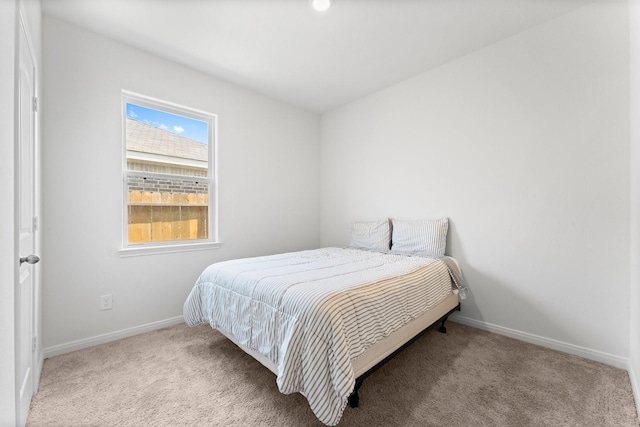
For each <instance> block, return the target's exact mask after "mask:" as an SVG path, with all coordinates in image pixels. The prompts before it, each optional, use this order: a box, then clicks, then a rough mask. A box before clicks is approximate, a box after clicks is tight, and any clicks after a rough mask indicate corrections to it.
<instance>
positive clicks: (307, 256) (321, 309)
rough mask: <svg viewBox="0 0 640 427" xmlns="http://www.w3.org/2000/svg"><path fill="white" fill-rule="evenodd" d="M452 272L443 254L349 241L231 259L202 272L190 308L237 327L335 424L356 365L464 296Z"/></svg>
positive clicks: (236, 332)
mask: <svg viewBox="0 0 640 427" xmlns="http://www.w3.org/2000/svg"><path fill="white" fill-rule="evenodd" d="M451 274H452V273H451V271H450V269H449V268H448V267H447V265H446V263H444V262H443V261H442V260H440V259H436V258H430V257H421V256H405V255H400V254H390V253H378V252H371V251H363V250H357V249H349V248H322V249H317V250H312V251H300V252H294V253H287V254H279V255H272V256H266V257H257V258H247V259H241V260H232V261H225V262H221V263H216V264H213V265H211V266H209V267H208V268H207V269H205V271H204V272H203V273H202V274H201V275H200V277H199V278H198V280H197V282H196V285H195V286H194V288H193V290H192V291H191V293H190V295H189V297H188V298H187V301H186V302H185V305H184V315H185V320H186V322H187V323H188V324H190V325H196V324H199V323H204V322H206V323H209V324H210V325H211V326H212V327H214V328H216V329H218V330H220V331H221V332H222V333H224V334H225V335H227V336H228V337H230V338H231V339H232V340H233V341H234V342H235V343H236V344H238V345H240V346H241V347H242V348H243V349H245V350H246V351H247V352H249V353H250V354H252V355H253V356H254V357H256V358H257V359H258V360H260V361H261V362H262V363H263V364H265V366H267V367H268V368H269V369H271V370H272V371H273V372H275V373H276V375H277V380H276V382H277V384H278V388H279V389H280V391H281V392H282V393H293V392H300V393H301V394H303V395H304V396H305V397H306V398H307V400H308V401H309V405H310V407H311V409H312V410H313V412H314V414H315V415H316V416H317V417H318V419H319V420H320V421H322V422H323V423H325V424H327V425H335V424H337V423H338V421H339V420H340V417H341V415H342V412H343V410H344V407H345V406H346V403H347V399H348V397H349V395H350V394H351V392H352V391H353V389H354V385H355V378H356V377H357V375H358V373H359V371H361V370H363V369H364V370H366V369H368V368H367V366H369V365H371V364H372V363H373V364H375V363H377V361H376V359H378V357H379V355H380V354H382V353H384V352H386V351H388V348H392V347H393V346H394V345H392V344H393V343H394V342H395V341H398V342H400V341H402V340H403V339H404V338H406V337H407V336H408V335H409V334H410V333H411V327H409V326H407V325H411V324H413V325H414V326H415V325H418V324H419V323H420V322H415V321H416V319H420V318H422V320H423V321H424V319H427V320H428V319H429V316H436V315H437V313H438V311H433V312H431V313H430V314H427V313H428V312H430V311H431V310H432V309H434V308H435V307H438V310H445V307H449V308H448V309H446V310H445V311H444V313H446V312H448V311H449V310H450V308H451V306H453V307H455V305H457V295H456V293H455V292H454V291H455V285H454V284H453V283H454V282H453V281H452V275H451ZM445 300H446V301H447V303H444V304H442V303H443V301H445ZM441 315H442V314H441ZM441 315H439V316H437V317H435V319H434V320H437V319H438V318H439V317H440V316H441ZM423 316H425V317H424V318H423ZM414 335H415V334H414ZM392 337H393V338H392ZM387 340H388V341H387ZM394 340H395V341H394ZM385 341H386V344H383V343H384V342H385ZM390 343H391V344H390ZM386 347H388V348H386ZM396 348H397V347H396ZM369 349H377V350H375V351H371V352H369V351H368V350H369ZM392 351H393V350H391V351H389V352H392ZM372 355H373V356H372ZM371 366H372V365H371ZM365 368H366V369H365ZM363 372H364V371H363Z"/></svg>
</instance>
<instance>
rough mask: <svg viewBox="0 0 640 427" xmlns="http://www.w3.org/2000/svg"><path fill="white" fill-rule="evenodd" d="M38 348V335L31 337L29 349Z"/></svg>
mask: <svg viewBox="0 0 640 427" xmlns="http://www.w3.org/2000/svg"><path fill="white" fill-rule="evenodd" d="M36 348H38V336H37V335H36V336H35V337H33V344H32V345H31V351H36Z"/></svg>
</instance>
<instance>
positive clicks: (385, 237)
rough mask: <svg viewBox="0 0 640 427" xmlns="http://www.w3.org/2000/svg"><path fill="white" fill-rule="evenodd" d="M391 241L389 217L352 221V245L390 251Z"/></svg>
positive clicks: (350, 244)
mask: <svg viewBox="0 0 640 427" xmlns="http://www.w3.org/2000/svg"><path fill="white" fill-rule="evenodd" d="M390 243H391V230H390V228H389V220H388V219H385V220H384V221H373V222H352V223H351V242H350V243H349V246H350V247H352V248H362V249H371V250H374V251H388V250H389V244H390Z"/></svg>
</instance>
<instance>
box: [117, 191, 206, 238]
mask: <svg viewBox="0 0 640 427" xmlns="http://www.w3.org/2000/svg"><path fill="white" fill-rule="evenodd" d="M127 199H128V208H127V216H128V241H129V243H143V242H162V241H168V240H195V239H206V238H208V236H209V227H208V225H209V224H208V220H209V195H208V194H206V193H160V192H149V191H129V192H128V194H127Z"/></svg>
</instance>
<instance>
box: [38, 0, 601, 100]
mask: <svg viewBox="0 0 640 427" xmlns="http://www.w3.org/2000/svg"><path fill="white" fill-rule="evenodd" d="M42 2H43V11H44V13H45V14H48V15H52V16H55V17H57V18H60V19H63V20H66V21H69V22H72V23H75V24H77V25H80V26H82V27H85V28H88V29H90V30H93V31H95V32H98V33H101V34H104V35H107V36H109V37H112V38H114V39H117V40H120V41H123V42H125V43H128V44H131V45H133V46H136V47H138V48H141V49H144V50H146V51H149V52H151V53H154V54H157V55H159V56H162V57H166V58H168V59H172V60H175V61H177V62H180V63H182V64H185V65H187V66H190V67H192V68H195V69H198V70H201V71H203V72H206V73H209V74H211V75H213V76H216V77H218V78H221V79H224V80H227V81H230V82H233V83H236V84H238V85H240V86H244V87H247V88H249V89H252V90H255V91H257V92H260V93H263V94H265V95H268V96H271V97H273V98H276V99H279V100H282V101H284V102H287V103H290V104H293V105H296V106H299V107H302V108H305V109H307V110H310V111H314V112H317V113H323V112H326V111H330V110H332V109H334V108H337V107H339V106H341V105H344V104H346V103H348V102H350V101H353V100H355V99H358V98H360V97H362V96H365V95H367V94H370V93H372V92H376V91H378V90H381V89H383V88H385V87H388V86H390V85H392V84H394V83H397V82H399V81H402V80H405V79H407V78H409V77H412V76H415V75H417V74H420V73H422V72H424V71H427V70H429V69H431V68H434V67H437V66H439V65H441V64H444V63H446V62H449V61H451V60H453V59H455V58H458V57H461V56H463V55H466V54H468V53H470V52H473V51H475V50H477V49H480V48H482V47H484V46H487V45H490V44H492V43H495V42H496V41H498V40H501V39H504V38H506V37H509V36H511V35H514V34H516V33H518V32H521V31H523V30H525V29H527V28H530V27H532V26H535V25H538V24H540V23H542V22H545V21H547V20H549V19H553V18H554V17H556V16H558V15H561V14H563V13H567V12H569V11H571V10H573V9H575V8H577V7H580V6H582V5H584V4H586V3H589V2H590V1H589V0H334V1H333V6H332V7H331V8H330V9H329V10H328V11H327V12H323V13H319V12H316V11H314V10H312V9H311V7H310V5H309V1H308V0H43V1H42Z"/></svg>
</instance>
